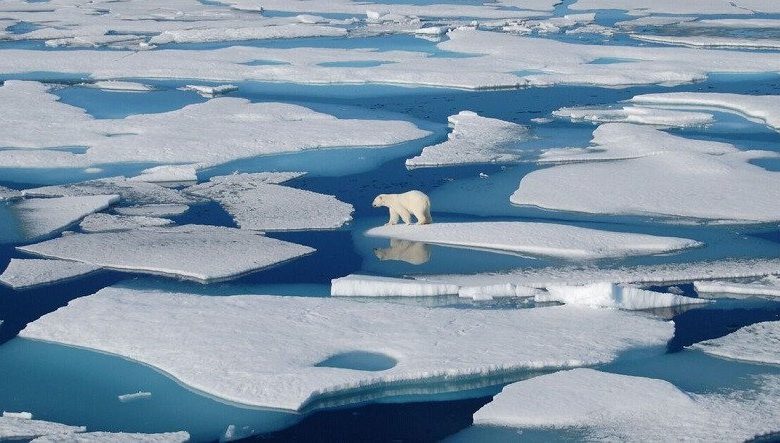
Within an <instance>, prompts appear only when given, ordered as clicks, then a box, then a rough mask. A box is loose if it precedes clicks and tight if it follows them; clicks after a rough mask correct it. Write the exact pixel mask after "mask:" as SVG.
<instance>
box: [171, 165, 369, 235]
mask: <svg viewBox="0 0 780 443" xmlns="http://www.w3.org/2000/svg"><path fill="white" fill-rule="evenodd" d="M300 175H301V174H300V173H256V174H234V175H228V176H220V177H213V178H212V179H211V180H210V181H208V182H206V183H201V184H198V185H195V186H191V187H189V188H187V189H185V191H186V192H188V193H190V194H194V195H198V196H201V197H207V198H210V199H212V200H216V201H217V202H219V203H220V205H222V207H224V208H225V210H226V211H227V212H228V213H229V214H230V215H231V216H232V217H233V220H235V222H236V224H237V225H238V226H239V227H241V228H242V229H252V230H257V231H297V230H310V229H336V228H339V227H341V226H342V225H344V224H345V223H347V222H349V221H350V220H352V212H353V210H354V209H353V207H352V205H351V204H349V203H344V202H342V201H339V200H338V199H336V197H333V196H331V195H325V194H319V193H317V192H312V191H306V190H303V189H296V188H291V187H288V186H281V185H280V184H279V183H282V182H285V181H288V180H290V179H292V178H295V177H298V176H300Z"/></svg>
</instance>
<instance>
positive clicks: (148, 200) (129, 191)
mask: <svg viewBox="0 0 780 443" xmlns="http://www.w3.org/2000/svg"><path fill="white" fill-rule="evenodd" d="M23 193H24V195H26V196H33V197H61V196H86V195H108V194H116V195H119V196H120V197H121V198H122V200H123V201H125V202H129V203H133V204H188V203H192V202H193V201H194V200H195V199H193V198H192V197H188V196H186V195H183V194H181V193H180V192H178V191H176V190H175V189H169V188H166V187H163V186H160V185H156V184H154V183H146V182H143V181H135V180H129V179H126V178H124V177H112V178H101V179H98V180H90V181H85V182H80V183H72V184H66V185H53V186H42V187H40V188H33V189H25V190H24V191H23Z"/></svg>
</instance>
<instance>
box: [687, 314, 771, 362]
mask: <svg viewBox="0 0 780 443" xmlns="http://www.w3.org/2000/svg"><path fill="white" fill-rule="evenodd" d="M691 348H692V349H697V350H699V351H704V352H706V353H708V354H712V355H715V356H718V357H725V358H731V359H734V360H742V361H747V362H753V363H769V364H775V365H780V321H767V322H762V323H754V324H752V325H749V326H745V327H743V328H740V329H738V330H737V331H735V332H732V333H731V334H728V335H726V336H723V337H719V338H715V339H712V340H707V341H703V342H699V343H696V344H694V345H692V346H691Z"/></svg>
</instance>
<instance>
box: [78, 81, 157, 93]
mask: <svg viewBox="0 0 780 443" xmlns="http://www.w3.org/2000/svg"><path fill="white" fill-rule="evenodd" d="M80 86H84V87H85V88H95V89H105V90H107V91H126V92H148V91H153V90H154V88H153V87H152V86H149V85H145V84H143V83H136V82H127V81H121V80H105V81H96V82H91V83H82V84H81V85H80Z"/></svg>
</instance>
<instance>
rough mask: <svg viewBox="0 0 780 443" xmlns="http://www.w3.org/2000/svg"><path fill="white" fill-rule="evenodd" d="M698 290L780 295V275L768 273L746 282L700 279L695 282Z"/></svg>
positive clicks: (704, 291) (705, 292)
mask: <svg viewBox="0 0 780 443" xmlns="http://www.w3.org/2000/svg"><path fill="white" fill-rule="evenodd" d="M693 285H694V287H695V288H696V292H698V293H700V294H701V293H704V294H708V293H710V294H712V293H720V294H737V295H763V296H769V297H780V277H777V276H774V275H768V276H766V277H764V278H761V279H758V280H755V281H751V282H745V281H739V282H737V281H727V280H700V281H695V282H693Z"/></svg>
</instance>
